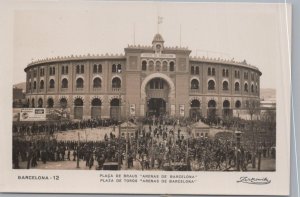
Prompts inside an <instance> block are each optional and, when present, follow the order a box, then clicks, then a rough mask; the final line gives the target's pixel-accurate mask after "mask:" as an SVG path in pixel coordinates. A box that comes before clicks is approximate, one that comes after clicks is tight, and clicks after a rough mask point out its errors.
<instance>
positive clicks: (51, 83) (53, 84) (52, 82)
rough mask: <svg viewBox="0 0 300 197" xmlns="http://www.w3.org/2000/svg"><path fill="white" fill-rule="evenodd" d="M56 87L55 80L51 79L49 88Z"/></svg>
mask: <svg viewBox="0 0 300 197" xmlns="http://www.w3.org/2000/svg"><path fill="white" fill-rule="evenodd" d="M54 87H55V81H54V79H51V80H50V82H49V88H54Z"/></svg>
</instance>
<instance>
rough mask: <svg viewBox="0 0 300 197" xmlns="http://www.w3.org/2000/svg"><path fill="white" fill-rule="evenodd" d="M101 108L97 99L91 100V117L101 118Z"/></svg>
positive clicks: (100, 103)
mask: <svg viewBox="0 0 300 197" xmlns="http://www.w3.org/2000/svg"><path fill="white" fill-rule="evenodd" d="M101 106H102V102H101V100H100V99H99V98H94V99H93V100H92V110H91V117H92V118H97V119H98V118H101Z"/></svg>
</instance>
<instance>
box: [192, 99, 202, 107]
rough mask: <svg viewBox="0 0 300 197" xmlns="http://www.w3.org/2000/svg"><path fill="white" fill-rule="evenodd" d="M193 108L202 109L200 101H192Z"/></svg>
mask: <svg viewBox="0 0 300 197" xmlns="http://www.w3.org/2000/svg"><path fill="white" fill-rule="evenodd" d="M191 107H197V108H199V107H200V101H198V100H197V99H194V100H192V102H191Z"/></svg>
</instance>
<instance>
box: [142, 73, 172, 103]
mask: <svg viewBox="0 0 300 197" xmlns="http://www.w3.org/2000/svg"><path fill="white" fill-rule="evenodd" d="M154 78H162V79H164V80H165V81H166V82H167V83H168V84H169V86H170V93H169V98H175V85H174V83H173V81H172V79H171V78H170V77H168V76H167V75H165V74H162V73H153V74H151V75H148V76H147V77H146V78H145V79H144V80H143V82H142V85H141V99H142V101H145V100H146V85H147V84H148V82H150V80H152V79H154Z"/></svg>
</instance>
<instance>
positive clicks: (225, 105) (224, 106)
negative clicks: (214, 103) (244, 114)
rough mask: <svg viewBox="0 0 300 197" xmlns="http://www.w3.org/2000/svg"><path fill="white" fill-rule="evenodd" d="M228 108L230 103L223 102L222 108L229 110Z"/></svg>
mask: <svg viewBox="0 0 300 197" xmlns="http://www.w3.org/2000/svg"><path fill="white" fill-rule="evenodd" d="M229 107H230V102H229V101H228V100H225V101H224V102H223V108H229Z"/></svg>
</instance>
